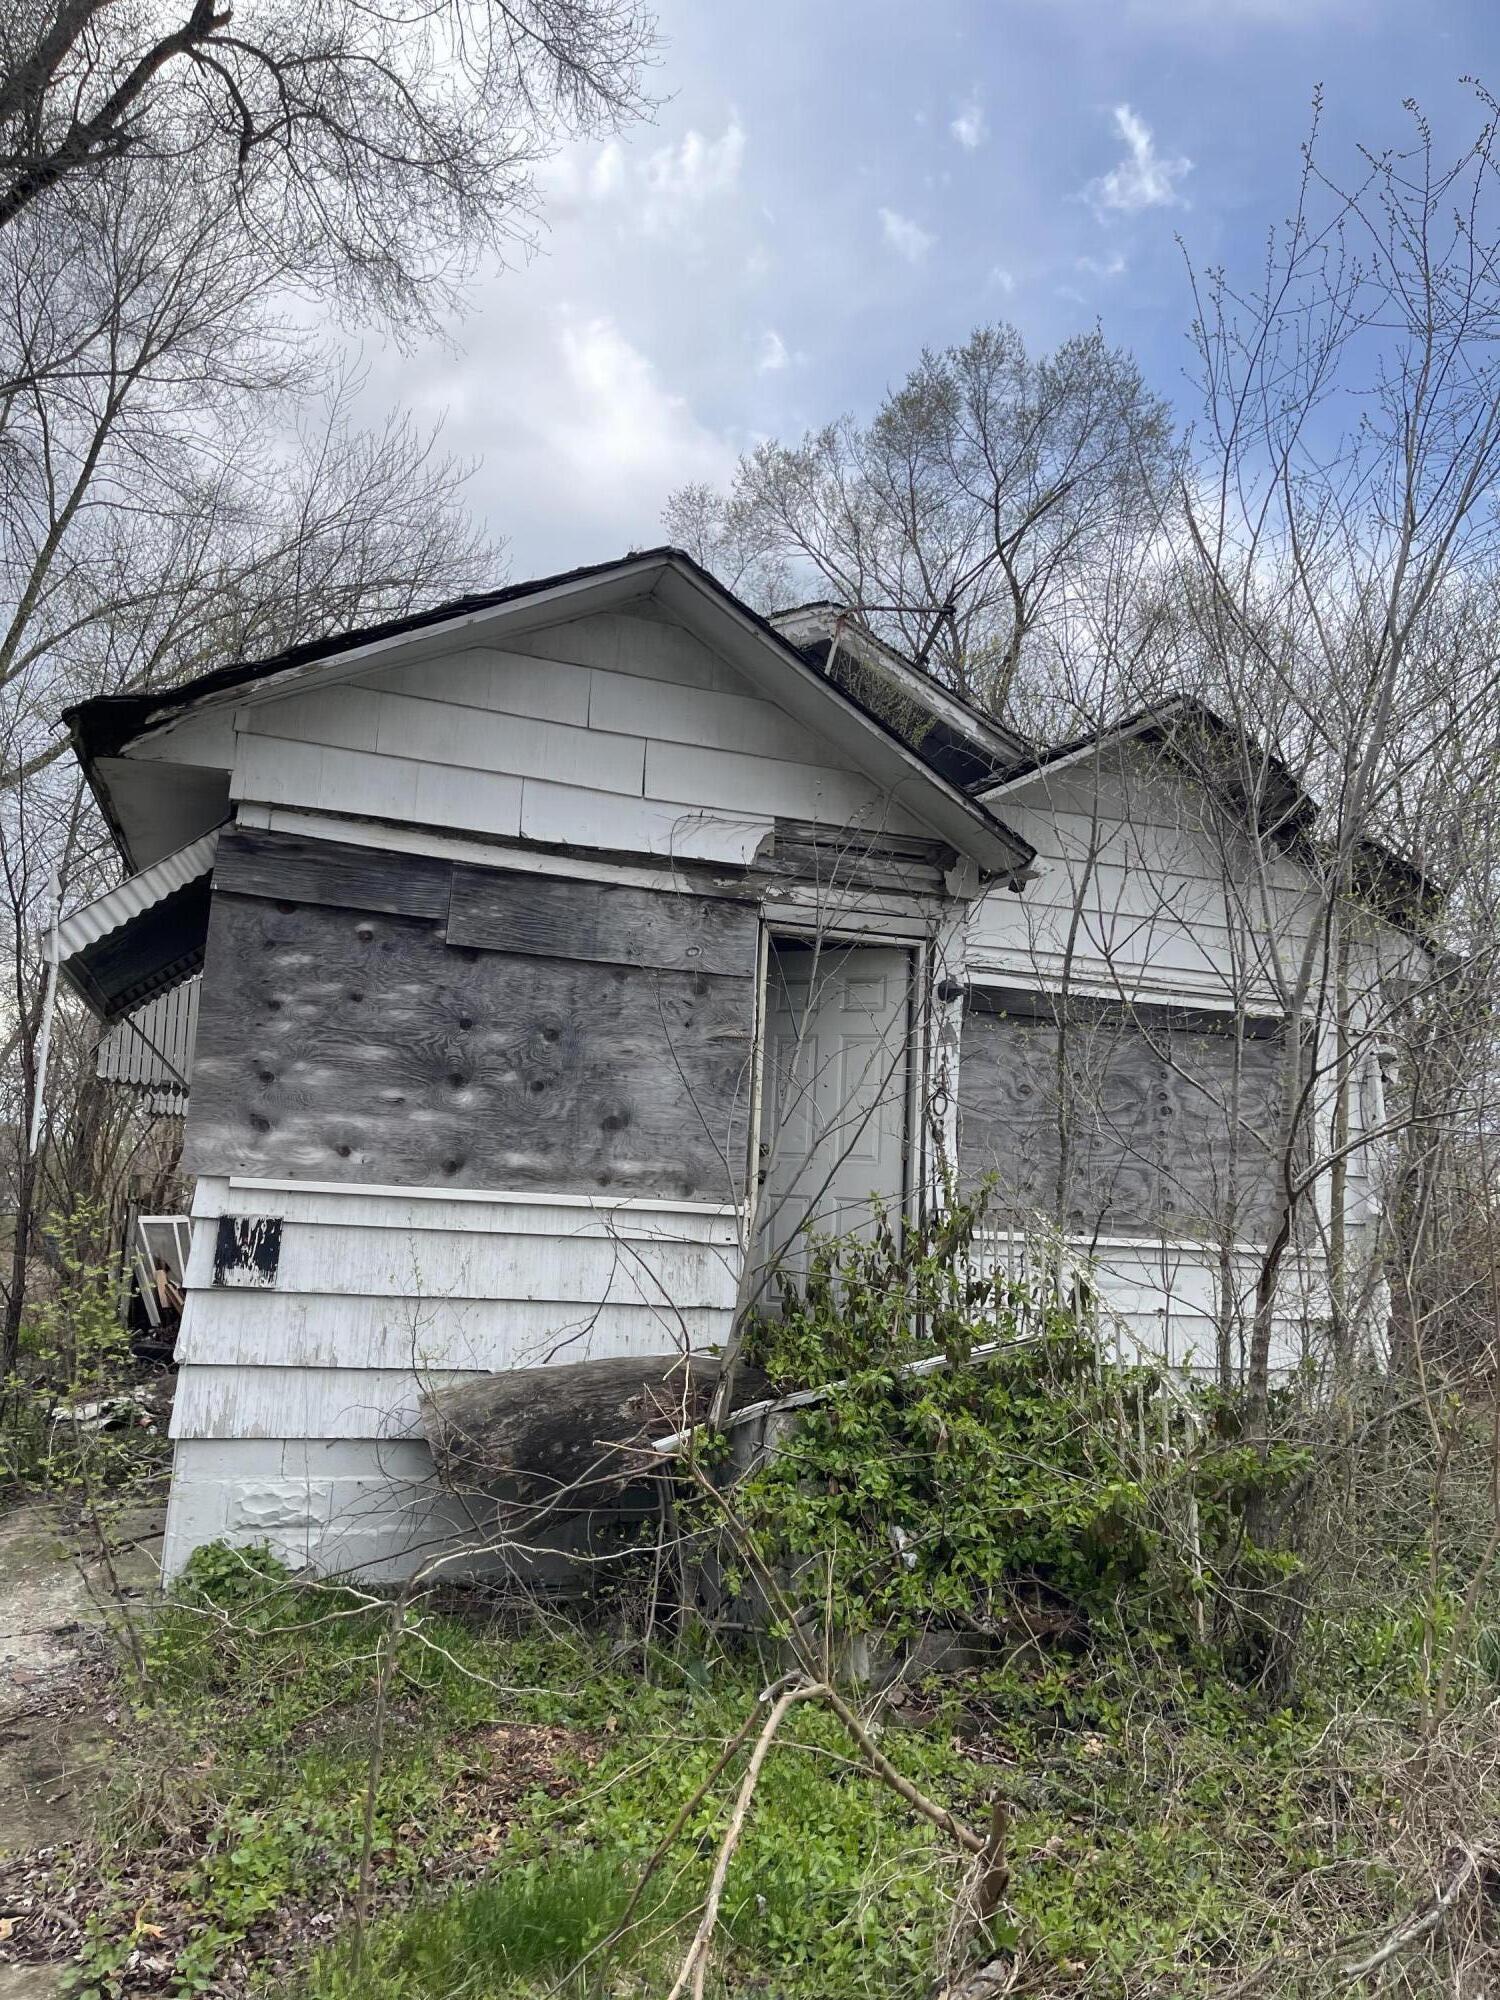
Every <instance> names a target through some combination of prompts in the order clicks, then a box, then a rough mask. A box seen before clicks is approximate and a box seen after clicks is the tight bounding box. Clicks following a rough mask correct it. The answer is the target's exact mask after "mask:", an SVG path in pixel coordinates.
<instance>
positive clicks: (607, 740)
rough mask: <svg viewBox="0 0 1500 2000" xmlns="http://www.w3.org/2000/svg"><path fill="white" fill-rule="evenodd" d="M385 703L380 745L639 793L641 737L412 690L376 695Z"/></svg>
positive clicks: (427, 759)
mask: <svg viewBox="0 0 1500 2000" xmlns="http://www.w3.org/2000/svg"><path fill="white" fill-rule="evenodd" d="M372 698H373V700H374V701H375V702H376V703H377V704H378V707H379V739H378V740H379V748H380V750H381V751H382V752H383V753H388V754H390V755H393V756H395V755H400V756H404V757H412V758H416V759H418V760H419V761H421V762H423V763H428V764H439V765H442V766H443V767H444V769H445V770H446V769H448V768H449V767H457V768H461V769H469V770H484V771H504V772H509V773H511V774H512V775H513V776H515V777H547V778H551V779H554V780H556V781H557V782H559V783H562V784H573V785H586V786H588V787H589V788H590V789H593V790H597V791H602V792H626V793H633V794H634V795H635V796H637V797H639V796H640V792H641V781H642V772H643V767H644V763H645V755H646V746H645V743H644V741H643V740H642V739H640V738H639V737H629V736H604V735H602V734H601V733H600V732H598V731H595V730H589V729H579V728H575V727H574V726H573V725H572V724H570V723H564V722H539V721H537V720H535V718H532V717H527V716H511V715H490V714H487V713H483V712H481V711H480V710H478V709H470V708H465V709H457V708H449V707H448V706H446V705H445V704H444V703H442V702H436V701H421V700H415V699H412V698H411V697H409V696H406V695H396V694H382V695H375V696H374V697H372Z"/></svg>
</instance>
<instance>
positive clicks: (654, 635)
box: [526, 611, 754, 695]
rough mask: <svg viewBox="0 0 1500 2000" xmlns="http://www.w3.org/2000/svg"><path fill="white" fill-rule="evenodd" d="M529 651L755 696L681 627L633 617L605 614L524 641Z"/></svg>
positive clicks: (644, 616)
mask: <svg viewBox="0 0 1500 2000" xmlns="http://www.w3.org/2000/svg"><path fill="white" fill-rule="evenodd" d="M526 651H527V652H528V653H533V654H537V655H540V656H541V657H542V658H544V659H553V660H567V661H570V662H573V663H575V664H577V665H579V666H586V667H599V668H602V669H603V670H604V671H605V672H606V673H617V674H638V675H640V676H641V677H642V678H643V679H646V680H658V681H675V682H677V683H678V684H679V685H680V686H683V687H697V688H710V689H716V690H717V691H718V692H719V693H721V694H744V695H748V694H753V692H754V690H753V689H752V688H751V686H750V684H749V682H748V681H746V680H745V679H744V677H743V676H742V675H740V674H738V673H736V672H735V670H734V669H733V667H731V666H730V665H729V664H728V663H727V661H724V660H721V659H720V658H719V656H718V654H717V653H715V652H713V651H711V649H710V648H709V647H707V646H705V645H704V643H703V641H702V640H701V639H699V638H697V637H695V636H694V634H693V633H691V632H689V631H687V630H686V629H685V628H684V627H683V626H681V625H678V624H676V623H675V622H673V621H671V620H669V619H667V618H663V617H660V616H656V615H652V614H649V613H640V612H632V611H613V612H602V613H600V614H598V615H597V616H595V617H592V618H574V619H570V620H569V621H568V622H567V623H566V624H562V625H554V626H551V627H549V628H548V629H547V630H545V631H537V632H529V633H527V635H526Z"/></svg>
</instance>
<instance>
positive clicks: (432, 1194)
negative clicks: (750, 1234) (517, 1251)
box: [200, 1174, 741, 1215]
mask: <svg viewBox="0 0 1500 2000" xmlns="http://www.w3.org/2000/svg"><path fill="white" fill-rule="evenodd" d="M205 1178H206V1179H210V1180H212V1179H217V1178H218V1177H217V1176H216V1175H209V1176H205ZM227 1178H228V1181H229V1185H230V1186H231V1187H232V1188H249V1189H253V1190H254V1191H255V1192H257V1193H264V1194H347V1195H377V1196H385V1197H388V1198H390V1199H392V1200H396V1201H482V1202H490V1203H492V1204H495V1205H497V1206H498V1205H500V1204H502V1203H506V1204H509V1203H514V1204H515V1205H516V1206H517V1207H518V1208H584V1209H608V1210H616V1209H622V1208H623V1209H633V1210H636V1211H637V1212H639V1213H642V1214H646V1215H738V1214H739V1213H740V1207H741V1204H740V1203H739V1202H734V1201H718V1202H715V1201H662V1200H659V1199H657V1198H655V1197H653V1196H648V1195H634V1194H621V1195H602V1194H601V1195H595V1194H537V1193H534V1192H531V1191H529V1190H528V1191H519V1192H513V1191H511V1190H508V1189H506V1190H497V1189H494V1188H455V1187H442V1188H439V1187H395V1186H390V1185H387V1184H385V1183H383V1182H377V1181H297V1180H262V1179H259V1178H258V1177H255V1176H252V1175H249V1174H230V1175H228V1176H227ZM200 1185H201V1183H200Z"/></svg>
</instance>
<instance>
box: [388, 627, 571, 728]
mask: <svg viewBox="0 0 1500 2000" xmlns="http://www.w3.org/2000/svg"><path fill="white" fill-rule="evenodd" d="M356 685H357V686H359V687H362V688H373V689H374V690H375V691H376V692H377V693H380V694H399V695H409V696H413V697H416V698H419V699H421V700H422V701H436V702H442V703H445V704H448V705H450V706H452V707H454V708H482V709H490V710H498V711H500V712H501V713H503V714H506V715H531V716H536V717H537V718H539V719H540V720H543V721H549V722H573V723H578V724H580V725H585V724H587V722H588V719H589V669H588V668H587V667H586V666H582V667H580V666H573V665H571V664H569V663H568V662H567V661H565V660H538V659H532V658H530V657H529V656H528V655H527V654H525V653H511V652H504V651H502V650H501V649H500V648H499V647H496V646H474V647H469V648H465V649H464V650H462V651H460V652H456V653H452V654H450V655H448V656H447V657H446V658H444V659H441V660H427V661H424V662H423V664H422V665H421V666H419V667H382V668H380V669H379V671H378V672H375V673H368V674H362V675H361V676H360V679H359V681H358V682H357V683H356Z"/></svg>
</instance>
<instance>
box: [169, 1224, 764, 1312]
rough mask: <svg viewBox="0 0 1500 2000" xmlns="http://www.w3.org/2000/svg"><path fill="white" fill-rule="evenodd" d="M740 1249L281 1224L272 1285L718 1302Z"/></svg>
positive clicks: (195, 1257) (199, 1273) (194, 1277)
mask: <svg viewBox="0 0 1500 2000" xmlns="http://www.w3.org/2000/svg"><path fill="white" fill-rule="evenodd" d="M213 1237H214V1232H213V1230H212V1229H211V1228H204V1229H195V1230H194V1232H193V1246H192V1251H191V1254H190V1257H189V1260H188V1272H187V1282H188V1285H189V1287H190V1288H199V1287H201V1288H203V1289H205V1290H206V1289H208V1288H209V1287H210V1286H211V1282H212V1276H213V1253H214V1241H213ZM737 1256H738V1253H737V1252H733V1251H730V1250H727V1249H719V1248H716V1247H715V1246H712V1245H708V1244H699V1243H661V1242H655V1243H641V1242H615V1241H612V1240H610V1239H609V1238H607V1237H605V1238H599V1237H575V1236H567V1237H551V1236H523V1235H515V1236H501V1235H483V1234H480V1233H479V1232H476V1231H473V1230H470V1229H467V1228H465V1229H451V1230H443V1229H429V1230H424V1231H423V1232H422V1233H421V1234H420V1235H414V1236H412V1237H410V1238H408V1237H406V1236H404V1235H403V1234H402V1233H401V1232H400V1231H399V1230H392V1229H371V1228H360V1227H358V1226H347V1225H321V1226H314V1225H310V1224H303V1223H287V1224H286V1225H285V1226H284V1227H283V1230H282V1237H281V1262H280V1268H279V1270H278V1273H277V1279H276V1289H277V1290H278V1291H280V1292H286V1293H321V1294H323V1295H325V1296H327V1297H330V1298H347V1297H351V1296H359V1297H375V1298H397V1299H405V1298H413V1297H416V1298H422V1299H428V1300H431V1301H433V1302H440V1301H443V1300H454V1299H535V1300H549V1301H552V1302H554V1303H557V1304H566V1305H573V1304H585V1303H594V1304H597V1303H602V1302H612V1301H622V1302H628V1301H631V1300H639V1301H641V1302H642V1303H644V1304H647V1305H653V1304H661V1303H663V1302H667V1303H670V1304H672V1305H675V1306H680V1307H691V1306H712V1307H719V1308H723V1307H725V1306H727V1305H730V1304H732V1302H733V1299H734V1289H735V1275H736V1263H737Z"/></svg>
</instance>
